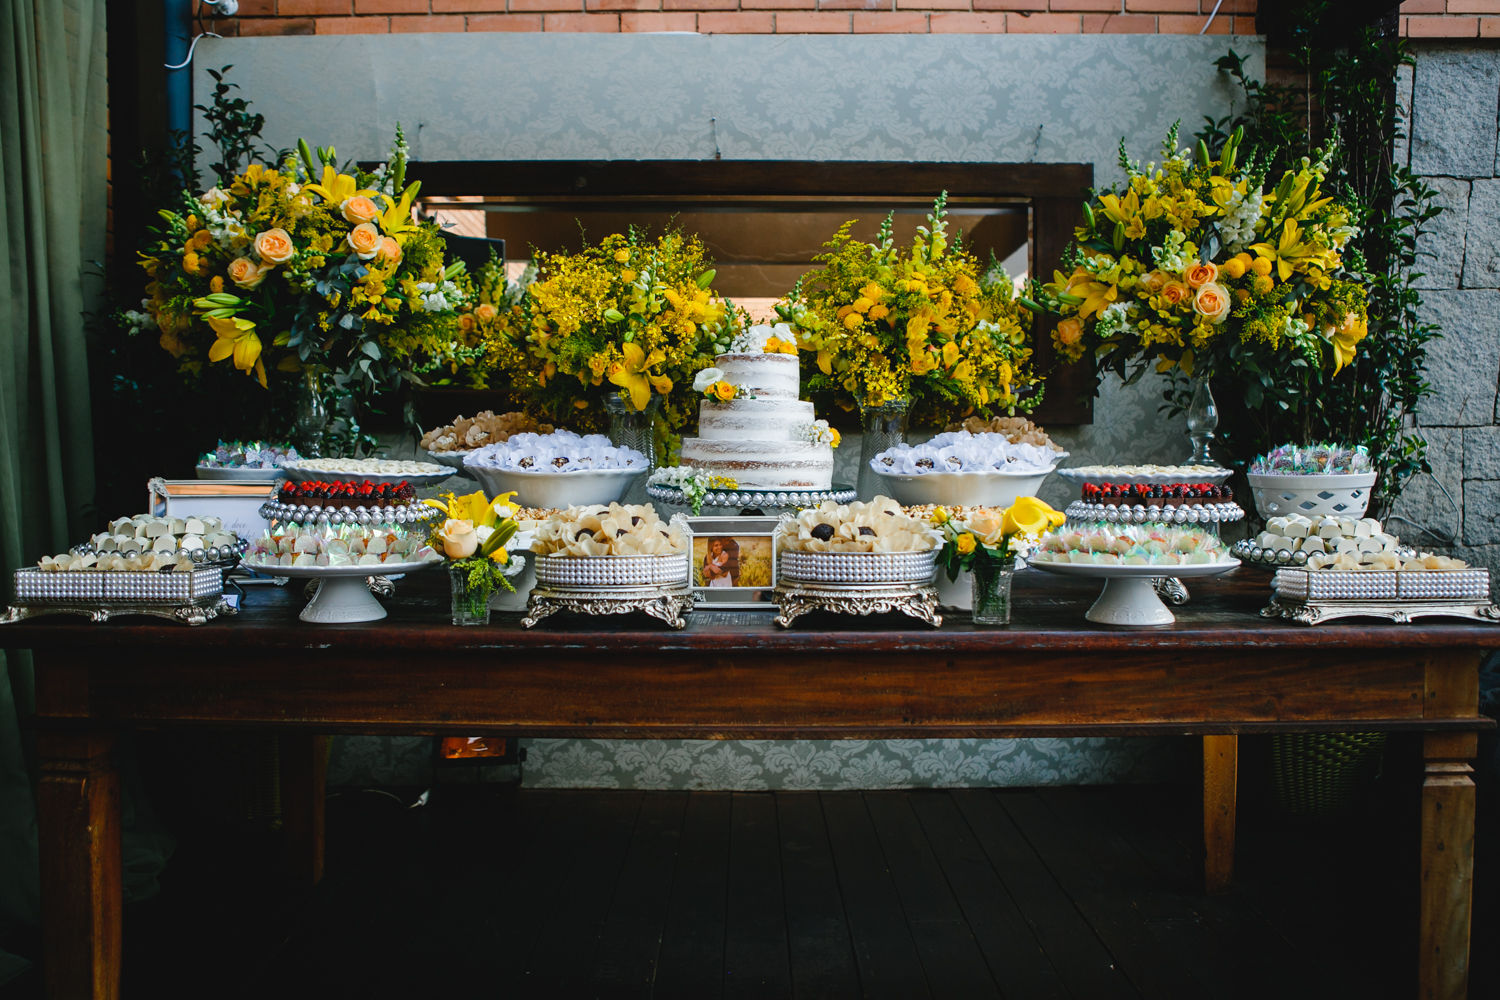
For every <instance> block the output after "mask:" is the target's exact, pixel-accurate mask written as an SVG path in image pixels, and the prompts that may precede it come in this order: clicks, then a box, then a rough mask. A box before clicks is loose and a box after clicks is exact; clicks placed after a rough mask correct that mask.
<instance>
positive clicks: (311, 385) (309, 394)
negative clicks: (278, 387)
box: [292, 371, 328, 458]
mask: <svg viewBox="0 0 1500 1000" xmlns="http://www.w3.org/2000/svg"><path fill="white" fill-rule="evenodd" d="M292 419H293V421H294V423H295V426H296V432H297V442H296V443H297V449H298V450H299V451H300V452H301V453H302V455H303V457H305V458H321V457H323V432H324V430H325V429H326V428H327V426H328V406H327V404H326V403H324V402H323V386H322V384H321V382H320V381H319V379H318V373H317V372H314V371H307V372H304V373H303V375H302V386H301V388H300V389H298V391H297V409H296V412H295V413H294V414H293V417H292Z"/></svg>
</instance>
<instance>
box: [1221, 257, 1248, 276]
mask: <svg viewBox="0 0 1500 1000" xmlns="http://www.w3.org/2000/svg"><path fill="white" fill-rule="evenodd" d="M1248 266H1249V265H1248V264H1246V263H1245V261H1243V260H1240V259H1239V258H1238V257H1234V258H1232V259H1230V260H1226V261H1225V262H1224V266H1223V267H1221V268H1219V273H1220V274H1222V275H1223V276H1224V277H1226V278H1229V279H1231V280H1233V279H1235V278H1238V277H1240V276H1241V275H1243V274H1244V273H1245V268H1246V267H1248Z"/></svg>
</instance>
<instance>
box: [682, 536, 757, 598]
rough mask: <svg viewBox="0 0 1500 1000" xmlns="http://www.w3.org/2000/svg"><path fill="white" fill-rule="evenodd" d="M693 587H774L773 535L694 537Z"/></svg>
mask: <svg viewBox="0 0 1500 1000" xmlns="http://www.w3.org/2000/svg"><path fill="white" fill-rule="evenodd" d="M693 586H695V587H769V586H771V538H770V536H768V535H748V536H745V535H699V536H695V537H694V538H693Z"/></svg>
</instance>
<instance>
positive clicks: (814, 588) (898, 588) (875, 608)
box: [772, 578, 943, 628]
mask: <svg viewBox="0 0 1500 1000" xmlns="http://www.w3.org/2000/svg"><path fill="white" fill-rule="evenodd" d="M774 594H775V603H776V607H777V613H776V617H775V618H774V619H772V620H773V621H775V622H776V624H777V625H779V626H781V627H782V628H791V626H792V623H793V622H794V621H796V620H797V619H798V618H801V617H802V616H803V615H805V614H807V613H808V612H810V611H831V612H833V613H834V614H840V615H879V614H891V613H897V612H899V613H900V614H903V615H907V616H908V617H911V618H916V619H917V620H919V621H924V622H926V623H927V624H929V625H931V626H932V627H933V628H938V627H940V626H941V625H942V624H943V616H942V615H941V614H939V613H938V594H937V587H936V586H934V585H933V584H932V583H917V584H914V583H871V584H850V583H838V584H830V583H809V582H806V581H802V580H788V579H785V578H783V579H782V580H781V581H780V582H779V583H777V585H776V589H775V591H774Z"/></svg>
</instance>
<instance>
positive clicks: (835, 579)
mask: <svg viewBox="0 0 1500 1000" xmlns="http://www.w3.org/2000/svg"><path fill="white" fill-rule="evenodd" d="M937 557H938V550H937V549H928V550H927V551H925V552H796V551H792V550H789V549H783V550H782V552H781V555H780V559H781V574H780V575H781V577H782V578H784V579H787V580H797V581H801V582H803V583H813V584H823V585H839V584H851V585H856V586H863V585H870V584H879V585H887V584H910V583H915V584H930V583H931V582H932V580H933V577H934V576H935V575H936V574H937Z"/></svg>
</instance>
